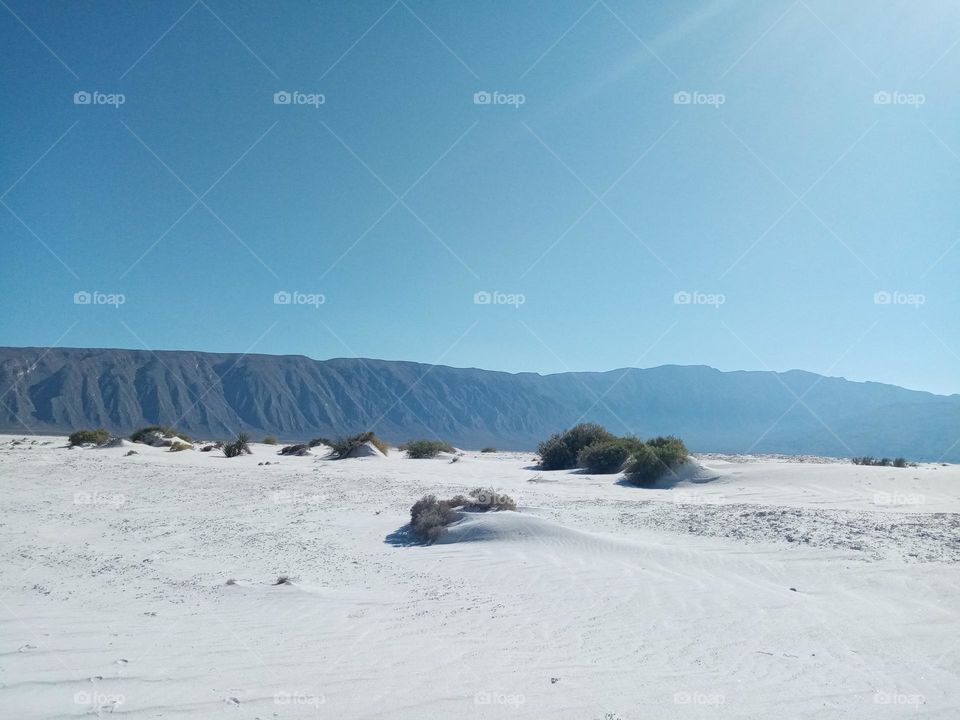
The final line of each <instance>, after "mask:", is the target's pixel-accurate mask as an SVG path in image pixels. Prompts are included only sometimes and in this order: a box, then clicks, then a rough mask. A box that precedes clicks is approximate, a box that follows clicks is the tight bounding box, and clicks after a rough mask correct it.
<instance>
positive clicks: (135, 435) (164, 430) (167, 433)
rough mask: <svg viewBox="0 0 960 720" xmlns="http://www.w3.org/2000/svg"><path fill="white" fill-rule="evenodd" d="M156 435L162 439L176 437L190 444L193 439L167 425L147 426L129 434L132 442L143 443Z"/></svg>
mask: <svg viewBox="0 0 960 720" xmlns="http://www.w3.org/2000/svg"><path fill="white" fill-rule="evenodd" d="M154 433H156V434H157V435H160V436H162V437H178V438H180V439H181V440H183V441H184V442H188V443H192V442H193V438H192V437H190V436H189V435H187V434H186V433H182V432H180V431H179V430H177V429H176V428H175V427H170V426H168V425H147V426H146V427H142V428H140V429H138V430H134V431H133V432H132V433H131V434H130V439H131V440H133V442H143V441H144V440H146V438H147V436H148V435H152V434H154Z"/></svg>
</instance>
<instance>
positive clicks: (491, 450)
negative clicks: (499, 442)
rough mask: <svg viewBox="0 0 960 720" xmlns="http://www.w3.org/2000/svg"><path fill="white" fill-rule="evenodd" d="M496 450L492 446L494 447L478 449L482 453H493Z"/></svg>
mask: <svg viewBox="0 0 960 720" xmlns="http://www.w3.org/2000/svg"><path fill="white" fill-rule="evenodd" d="M496 451H497V449H496V448H494V447H486V448H481V450H480V452H482V453H494V452H496Z"/></svg>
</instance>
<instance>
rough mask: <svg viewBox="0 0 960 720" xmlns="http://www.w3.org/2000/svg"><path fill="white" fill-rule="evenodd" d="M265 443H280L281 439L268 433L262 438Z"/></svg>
mask: <svg viewBox="0 0 960 720" xmlns="http://www.w3.org/2000/svg"><path fill="white" fill-rule="evenodd" d="M260 442H262V443H263V444H264V445H279V444H280V441H279V440H277V439H276V438H275V437H274V436H273V435H267V436H266V437H265V438H264V439H263V440H261V441H260Z"/></svg>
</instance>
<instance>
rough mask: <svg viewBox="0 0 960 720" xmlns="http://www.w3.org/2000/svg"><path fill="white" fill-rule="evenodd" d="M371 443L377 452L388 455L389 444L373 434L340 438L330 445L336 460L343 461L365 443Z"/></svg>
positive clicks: (366, 433)
mask: <svg viewBox="0 0 960 720" xmlns="http://www.w3.org/2000/svg"><path fill="white" fill-rule="evenodd" d="M367 442H368V443H371V444H372V445H373V446H374V447H375V448H376V449H377V450H379V451H380V452H382V453H383V454H384V455H386V454H387V452H388V451H389V448H388V447H387V444H386V443H385V442H383V440H381V439H380V438H378V437H377V436H376V435H374V434H373V433H372V432H365V433H360V434H359V435H353V436H351V437H348V438H339V439H337V440H334V441H333V442H332V443H330V447H332V448H333V455H334V457H335V458H337V459H338V460H339V459H342V458H345V457H348V456H349V455H350V453H352V452H353V451H354V450H356V449H357V448H358V447H360V446H361V445H363V444H364V443H367Z"/></svg>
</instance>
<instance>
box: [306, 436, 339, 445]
mask: <svg viewBox="0 0 960 720" xmlns="http://www.w3.org/2000/svg"><path fill="white" fill-rule="evenodd" d="M307 445H309V446H310V447H312V448H315V447H316V446H317V445H327V446H328V447H332V446H333V442H332V441H331V440H327V438H325V437H318V438H314V439H313V440H311V441H310V442H308V443H307Z"/></svg>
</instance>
